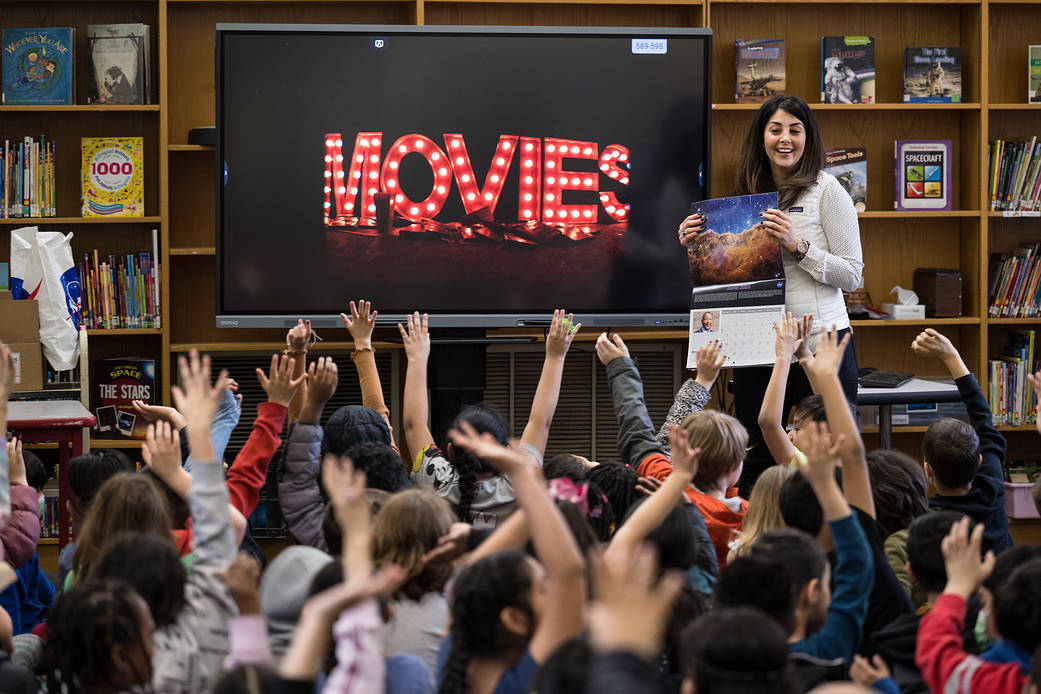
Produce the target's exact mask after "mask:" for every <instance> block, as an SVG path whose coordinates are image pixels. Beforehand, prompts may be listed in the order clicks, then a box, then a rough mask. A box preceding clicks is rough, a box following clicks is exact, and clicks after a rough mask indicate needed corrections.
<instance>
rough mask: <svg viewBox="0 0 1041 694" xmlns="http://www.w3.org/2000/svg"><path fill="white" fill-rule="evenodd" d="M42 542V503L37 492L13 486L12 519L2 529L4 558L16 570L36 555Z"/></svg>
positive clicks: (0, 533) (28, 488)
mask: <svg viewBox="0 0 1041 694" xmlns="http://www.w3.org/2000/svg"><path fill="white" fill-rule="evenodd" d="M39 541H40V502H39V498H38V496H37V494H36V490H35V489H33V488H32V487H30V486H28V485H25V484H12V485H11V517H10V518H8V519H7V524H6V525H4V527H3V529H0V542H2V543H3V546H4V558H6V559H7V561H8V562H9V563H10V564H11V566H13V567H14V568H15V569H18V568H21V566H22V565H23V564H25V563H26V562H28V561H29V560H30V559H32V558H33V555H34V554H36V544H37V543H38V542H39Z"/></svg>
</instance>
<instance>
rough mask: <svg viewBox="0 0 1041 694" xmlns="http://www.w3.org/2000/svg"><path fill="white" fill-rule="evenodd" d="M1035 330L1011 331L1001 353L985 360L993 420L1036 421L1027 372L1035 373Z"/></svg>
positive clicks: (1012, 423)
mask: <svg viewBox="0 0 1041 694" xmlns="http://www.w3.org/2000/svg"><path fill="white" fill-rule="evenodd" d="M1035 342H1036V336H1035V331H1033V330H1013V331H1011V332H1010V333H1009V336H1008V344H1006V345H1005V346H1004V347H1002V348H1001V355H1000V356H998V357H995V358H993V359H989V360H987V370H988V374H987V375H988V379H987V380H988V382H989V384H990V393H989V394H988V395H989V398H988V399H989V401H990V409H991V412H993V414H994V423H995V424H997V425H1001V426H1019V425H1022V424H1032V423H1033V422H1036V421H1037V404H1036V402H1035V399H1034V389H1033V386H1031V385H1030V382H1029V381H1028V380H1027V374H1032V373H1034V369H1035V364H1036V362H1037V360H1036V359H1035V357H1034V349H1035V346H1036V344H1035Z"/></svg>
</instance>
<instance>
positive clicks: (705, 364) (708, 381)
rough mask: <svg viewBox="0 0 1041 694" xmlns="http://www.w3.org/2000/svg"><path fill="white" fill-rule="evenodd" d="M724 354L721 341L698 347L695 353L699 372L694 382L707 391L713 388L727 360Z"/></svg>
mask: <svg viewBox="0 0 1041 694" xmlns="http://www.w3.org/2000/svg"><path fill="white" fill-rule="evenodd" d="M722 352H723V345H722V344H721V343H720V342H719V340H713V341H712V342H709V343H708V344H707V345H702V346H701V347H698V351H697V352H695V353H694V362H695V365H696V368H697V370H698V372H697V376H696V377H695V379H694V380H695V381H697V382H698V383H699V384H700V385H701V387H702V388H704V389H705V390H708V389H709V388H711V387H712V384H713V383H715V382H716V379H717V378H719V370H720V369H722V368H723V364H724V362H726V360H727V355H725V354H723V353H722Z"/></svg>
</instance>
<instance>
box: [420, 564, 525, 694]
mask: <svg viewBox="0 0 1041 694" xmlns="http://www.w3.org/2000/svg"><path fill="white" fill-rule="evenodd" d="M532 585H533V581H532V570H531V567H530V566H529V564H528V559H527V557H526V556H525V555H524V554H523V553H522V552H517V551H509V552H499V553H497V554H493V555H491V556H489V557H484V558H483V559H479V560H477V561H475V562H474V563H473V564H470V565H469V566H467V567H466V568H465V569H463V570H462V571H461V572H460V574H459V576H458V577H457V578H456V580H455V584H454V585H453V586H452V631H451V634H450V638H451V640H452V650H451V651H450V652H449V655H448V660H447V661H446V663H445V667H444V672H443V675H442V678H441V685H440V687H439V688H438V694H467V692H468V689H469V687H468V684H469V683H468V681H467V672H468V670H469V667H470V661H471V660H473V659H474V658H493V657H498V656H501V655H502V654H503V653H506V652H508V651H510V650H512V649H516V648H521V647H523V646H525V645H526V643H527V639H524V638H519V637H518V636H517V635H516V634H513V633H511V632H510V631H509V630H508V629H506V627H505V626H504V625H503V623H502V619H501V617H500V614H501V613H502V610H503V609H504V608H506V607H515V608H518V609H520V610H522V611H523V612H524V613H525V614H526V615H527V616H528V621H529V624H530V625H531V628H532V630H534V626H535V625H534V619H535V615H534V612H533V611H532V608H531V589H532ZM529 638H530V634H529Z"/></svg>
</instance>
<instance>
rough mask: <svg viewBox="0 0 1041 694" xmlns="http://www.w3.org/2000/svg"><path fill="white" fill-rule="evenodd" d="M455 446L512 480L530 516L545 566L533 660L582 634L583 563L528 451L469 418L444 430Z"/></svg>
mask: <svg viewBox="0 0 1041 694" xmlns="http://www.w3.org/2000/svg"><path fill="white" fill-rule="evenodd" d="M449 436H450V437H451V439H452V442H453V443H454V444H455V445H456V446H461V447H463V448H469V449H470V450H472V451H473V452H474V454H475V455H476V456H477V457H478V458H480V459H481V460H482V461H484V462H486V463H488V464H489V465H492V466H493V467H495V468H496V469H497V470H498V471H499V472H501V473H503V474H505V475H507V476H508V477H509V478H510V480H511V482H513V490H514V493H515V494H516V495H517V503H518V505H519V506H520V508H521V509H522V510H523V511H524V513H525V515H526V516H527V517H528V519H529V528H530V530H531V539H532V543H533V544H534V545H535V554H536V555H537V556H538V558H539V561H541V562H542V565H543V567H545V569H546V592H545V603H544V604H545V611H544V613H543V614H544V617H543V618H542V619H541V620H540V622H539V625H538V627H537V628H536V630H535V634H534V636H533V637H532V639H531V642H530V643H529V645H528V651H529V652H530V653H531V657H532V658H533V659H534V660H535V662H537V663H544V662H545V661H546V658H547V657H549V655H550V654H551V653H552V652H553V651H555V650H556V649H557V647H558V646H560V644H562V643H564V641H566V640H568V639H570V638H573V637H575V636H578V635H579V634H581V633H582V630H583V626H584V614H585V601H586V594H585V593H586V591H585V562H584V561H583V559H582V555H581V553H580V552H579V550H578V545H577V544H576V543H575V538H574V537H573V536H572V534H571V531H570V529H569V528H568V526H567V523H566V522H565V521H564V517H563V516H562V515H561V513H560V510H559V509H558V508H557V506H556V504H554V503H553V500H552V499H551V498H550V496H549V492H548V491H547V489H546V485H545V482H544V480H543V479H542V473H541V471H540V470H539V469H538V467H537V466H535V465H533V464H532V458H531V455H530V454H528V453H526V452H524V451H522V450H518V449H515V448H506V447H505V446H502V445H500V444H499V443H498V442H497V441H496V440H495V438H494V437H493V436H491V435H490V434H487V433H485V434H478V433H477V431H476V430H474V428H473V427H472V426H470V424H469V422H464V423H463V424H462V430H461V431H457V430H455V429H453V430H452V431H450V432H449Z"/></svg>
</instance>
